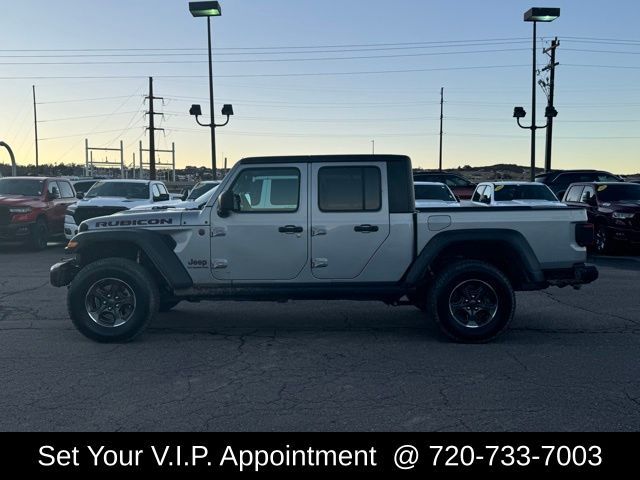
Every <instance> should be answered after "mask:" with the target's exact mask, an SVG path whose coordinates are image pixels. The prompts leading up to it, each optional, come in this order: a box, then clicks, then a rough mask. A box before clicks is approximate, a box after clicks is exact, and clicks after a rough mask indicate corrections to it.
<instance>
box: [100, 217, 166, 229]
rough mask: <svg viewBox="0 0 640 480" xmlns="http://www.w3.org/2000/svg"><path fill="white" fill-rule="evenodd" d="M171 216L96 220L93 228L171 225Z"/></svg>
mask: <svg viewBox="0 0 640 480" xmlns="http://www.w3.org/2000/svg"><path fill="white" fill-rule="evenodd" d="M172 224H173V219H172V218H151V219H149V220H111V221H108V222H96V227H95V228H106V227H144V226H148V225H172Z"/></svg>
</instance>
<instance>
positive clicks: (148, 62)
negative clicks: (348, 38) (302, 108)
mask: <svg viewBox="0 0 640 480" xmlns="http://www.w3.org/2000/svg"><path fill="white" fill-rule="evenodd" d="M526 50H529V49H528V48H502V49H490V50H465V51H460V50H459V51H453V52H427V53H404V54H393V55H360V56H350V57H317V58H311V57H308V58H260V59H246V60H214V63H281V62H318V61H334V60H370V59H374V58H409V57H411V58H413V57H426V56H434V55H436V56H441V55H463V54H473V53H497V52H521V51H526ZM200 63H208V61H207V60H142V61H141V60H132V61H124V60H113V61H112V60H108V61H84V62H0V65H13V66H20V65H25V66H33V65H39V66H40V65H56V66H72V65H132V64H134V65H140V64H145V65H176V64H190V65H193V64H200Z"/></svg>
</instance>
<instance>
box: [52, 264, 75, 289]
mask: <svg viewBox="0 0 640 480" xmlns="http://www.w3.org/2000/svg"><path fill="white" fill-rule="evenodd" d="M79 271H80V266H79V265H78V262H77V261H76V259H75V258H69V259H67V260H63V261H62V262H59V263H56V264H55V265H54V266H53V267H51V269H50V271H49V282H50V283H51V285H53V286H54V287H66V286H67V285H69V284H70V283H71V281H72V280H73V279H74V278H75V276H76V275H77V274H78V272H79Z"/></svg>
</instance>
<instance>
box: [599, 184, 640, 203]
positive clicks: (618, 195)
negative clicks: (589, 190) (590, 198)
mask: <svg viewBox="0 0 640 480" xmlns="http://www.w3.org/2000/svg"><path fill="white" fill-rule="evenodd" d="M598 199H599V200H600V201H601V202H618V201H624V200H640V185H638V184H631V183H625V184H616V185H600V186H599V187H598Z"/></svg>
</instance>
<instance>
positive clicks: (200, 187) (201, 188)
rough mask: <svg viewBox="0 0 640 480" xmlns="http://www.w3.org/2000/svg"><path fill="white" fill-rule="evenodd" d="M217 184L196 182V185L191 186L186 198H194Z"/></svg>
mask: <svg viewBox="0 0 640 480" xmlns="http://www.w3.org/2000/svg"><path fill="white" fill-rule="evenodd" d="M217 186H218V185H217V184H216V183H202V182H200V183H197V184H196V186H195V187H193V190H191V193H190V194H189V196H188V197H187V200H196V199H198V198H200V197H201V196H202V195H204V194H205V193H207V192H208V191H209V190H211V189H212V188H214V187H217Z"/></svg>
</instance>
